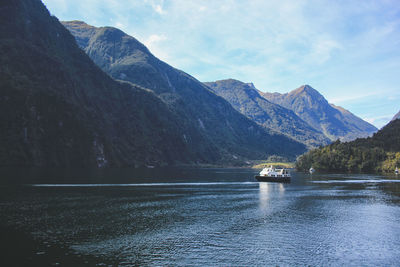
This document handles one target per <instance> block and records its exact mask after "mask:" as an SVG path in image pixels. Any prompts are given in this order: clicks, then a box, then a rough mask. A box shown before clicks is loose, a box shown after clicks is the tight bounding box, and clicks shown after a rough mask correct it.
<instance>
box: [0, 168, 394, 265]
mask: <svg viewBox="0 0 400 267" xmlns="http://www.w3.org/2000/svg"><path fill="white" fill-rule="evenodd" d="M254 174H255V171H254V170H248V169H180V170H167V169H164V170H141V171H138V170H130V169H122V170H121V169H120V170H107V171H98V170H97V171H93V172H90V171H76V170H75V171H68V172H67V171H63V172H60V171H58V172H57V171H56V170H53V171H47V172H40V171H30V172H28V173H25V174H24V173H23V171H22V170H21V171H20V172H19V173H15V172H10V171H6V172H3V173H2V180H3V181H6V182H7V183H8V185H3V186H1V187H0V193H1V197H0V212H1V219H0V223H1V226H2V227H3V228H2V229H3V230H2V231H3V232H5V233H8V232H9V231H11V233H13V232H12V231H15V233H20V236H18V238H17V240H18V242H21V243H29V244H30V245H29V246H27V248H25V251H24V252H23V253H20V256H19V257H18V259H16V260H17V261H18V260H21V257H27V258H29V260H36V262H42V263H46V264H53V265H56V264H60V265H72V264H73V265H79V264H88V265H102V264H104V265H139V266H149V265H150V266H160V265H168V266H254V265H260V266H263V265H280V266H286V265H290V266H293V265H303V266H304V265H307V266H327V265H328V266H329V265H344V266H351V265H353V266H388V265H393V266H395V265H396V266H398V265H399V264H400V263H399V259H400V179H398V178H397V177H395V176H391V177H390V176H379V175H328V174H326V175H313V176H310V175H306V174H299V173H292V175H293V177H292V183H291V184H273V183H258V182H255V180H254V179H253V176H254ZM27 176H30V177H29V179H33V181H34V183H35V184H33V185H25V186H17V185H10V183H14V184H17V183H21V182H23V183H26V182H27V181H29V180H28V178H27ZM68 178H69V179H71V180H72V181H75V184H66V181H68ZM96 181H100V182H99V184H93V182H96ZM110 183H112V185H110ZM10 229H12V230H10ZM13 236H14V235H13V234H9V239H13ZM24 238H26V240H28V241H26V242H25V241H24ZM9 239H7V240H9ZM7 242H9V241H7ZM4 243H5V241H4V240H3V246H4ZM18 246H19V245H17V246H16V248H18ZM6 247H7V246H6ZM10 255H11V256H10V257H9V259H8V260H10V259H11V260H12V257H14V256H12V254H10Z"/></svg>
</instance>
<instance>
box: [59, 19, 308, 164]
mask: <svg viewBox="0 0 400 267" xmlns="http://www.w3.org/2000/svg"><path fill="white" fill-rule="evenodd" d="M62 23H63V24H64V26H65V27H66V28H67V29H69V30H70V32H71V33H72V34H73V35H74V36H75V38H76V41H77V43H78V44H79V45H80V47H81V48H82V49H83V50H84V51H85V52H86V53H87V54H88V55H89V56H90V58H91V59H92V60H93V61H94V62H95V63H96V64H97V65H98V66H99V67H100V68H101V69H102V70H103V71H105V72H106V73H108V74H109V75H110V76H111V77H113V78H114V79H120V80H125V81H129V82H132V83H134V84H137V85H139V86H142V87H144V88H148V89H150V90H151V91H153V92H154V93H155V94H156V95H157V96H158V97H159V98H160V99H162V100H163V101H164V103H166V104H167V105H168V107H169V109H170V110H171V111H172V112H173V113H174V114H175V115H176V116H177V117H179V118H180V120H181V121H182V122H183V125H184V129H183V132H184V136H185V138H184V139H185V140H186V141H187V143H188V144H191V145H193V146H196V147H199V146H200V147H204V148H206V151H209V152H210V154H211V155H215V154H217V155H219V157H222V158H225V159H230V160H232V159H235V158H251V159H256V158H265V157H267V156H268V155H275V154H276V155H280V156H285V157H289V158H292V159H293V158H294V157H296V155H298V154H300V153H302V152H304V151H305V147H304V145H303V144H300V143H298V142H296V141H294V140H292V139H290V138H287V137H286V136H283V135H280V134H277V133H275V132H273V131H267V130H266V129H264V128H262V127H261V126H259V125H257V124H256V123H255V122H253V121H251V120H249V119H248V118H246V117H245V116H243V115H242V114H240V113H239V112H237V111H236V110H235V109H234V108H233V107H232V106H231V105H230V104H229V103H228V102H227V101H226V100H224V99H223V98H222V97H219V96H217V95H216V94H215V93H213V92H212V91H211V90H210V89H209V88H208V87H207V86H205V85H204V84H202V83H201V82H199V81H197V80H196V79H195V78H193V77H192V76H190V75H188V74H186V73H184V72H183V71H180V70H177V69H175V68H173V67H171V66H169V65H168V64H166V63H165V62H162V61H161V60H159V59H157V58H156V57H154V56H153V55H152V54H151V53H150V51H149V50H148V49H147V48H146V47H145V46H144V45H143V44H141V43H140V42H139V41H137V40H136V39H135V38H133V37H131V36H129V35H127V34H125V33H124V32H122V31H121V30H119V29H116V28H113V27H100V28H97V27H93V26H90V25H87V24H86V23H84V22H81V21H70V22H62Z"/></svg>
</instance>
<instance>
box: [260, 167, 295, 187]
mask: <svg viewBox="0 0 400 267" xmlns="http://www.w3.org/2000/svg"><path fill="white" fill-rule="evenodd" d="M256 179H257V181H259V182H279V183H290V172H289V170H288V169H285V168H283V169H275V168H274V167H273V166H270V167H268V168H264V169H262V171H261V172H260V174H259V175H257V176H256Z"/></svg>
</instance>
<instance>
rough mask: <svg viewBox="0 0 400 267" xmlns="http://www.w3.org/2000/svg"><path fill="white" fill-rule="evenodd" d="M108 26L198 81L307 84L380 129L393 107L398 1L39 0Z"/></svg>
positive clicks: (71, 16) (397, 102)
mask: <svg viewBox="0 0 400 267" xmlns="http://www.w3.org/2000/svg"><path fill="white" fill-rule="evenodd" d="M43 2H44V3H45V4H46V6H47V8H48V9H49V10H50V12H51V13H52V14H53V15H55V16H56V17H58V18H59V19H60V20H83V21H85V22H86V23H88V24H91V25H94V26H114V27H117V28H120V29H121V30H123V31H125V32H126V33H128V34H129V35H132V36H134V37H135V38H137V39H138V40H139V41H141V42H143V43H144V44H145V45H146V46H147V47H148V48H149V49H150V51H151V52H152V53H153V54H154V55H155V56H157V57H159V58H160V59H162V60H164V61H166V62H167V63H169V64H170V65H172V66H174V67H176V68H179V69H181V70H183V71H185V72H187V73H189V74H191V75H193V76H194V77H195V78H197V79H198V80H200V81H214V80H221V79H227V78H234V79H238V80H241V81H244V82H253V83H254V84H255V86H256V87H257V88H258V89H260V90H262V91H268V92H280V93H285V92H288V91H290V90H293V89H295V88H297V87H299V86H301V85H303V84H309V85H311V86H312V87H314V88H315V89H317V90H318V91H319V92H321V94H323V95H324V96H325V97H326V98H327V99H328V101H329V102H331V103H334V104H336V105H341V106H343V107H344V108H346V109H349V110H350V111H351V112H353V113H354V114H356V115H357V116H360V117H361V118H363V119H365V120H367V121H369V122H371V123H373V124H374V125H375V126H377V127H382V126H383V125H384V124H386V123H387V122H388V121H389V120H390V119H391V118H392V117H393V115H394V114H395V113H397V112H398V111H399V110H400V4H399V1H398V0H374V1H372V0H352V1H348V0H337V1H336V0H326V1H325V0H84V1H83V0H43Z"/></svg>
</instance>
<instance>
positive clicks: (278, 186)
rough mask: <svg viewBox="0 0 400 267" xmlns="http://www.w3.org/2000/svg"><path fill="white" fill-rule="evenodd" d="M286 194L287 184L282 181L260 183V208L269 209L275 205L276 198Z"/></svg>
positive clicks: (262, 209)
mask: <svg viewBox="0 0 400 267" xmlns="http://www.w3.org/2000/svg"><path fill="white" fill-rule="evenodd" d="M284 194H285V185H284V184H282V183H268V182H260V183H259V197H260V210H261V211H264V212H265V211H267V210H268V208H269V206H270V205H273V200H274V199H275V198H282V197H284Z"/></svg>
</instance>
